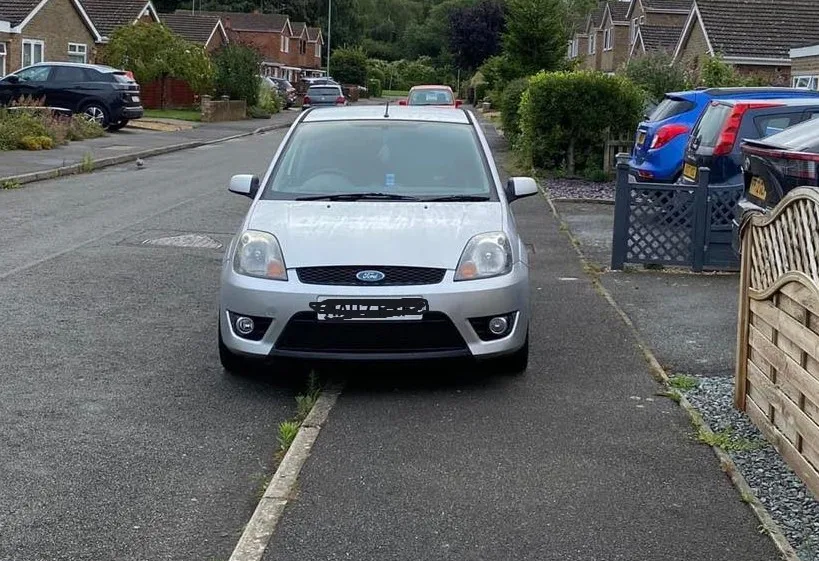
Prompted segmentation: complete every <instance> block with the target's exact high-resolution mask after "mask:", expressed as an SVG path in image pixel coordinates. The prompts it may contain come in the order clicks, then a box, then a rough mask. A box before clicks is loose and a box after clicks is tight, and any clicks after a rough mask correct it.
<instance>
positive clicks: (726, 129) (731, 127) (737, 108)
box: [714, 103, 783, 156]
mask: <svg viewBox="0 0 819 561" xmlns="http://www.w3.org/2000/svg"><path fill="white" fill-rule="evenodd" d="M782 105H783V104H781V103H737V104H736V105H734V108H733V110H732V111H731V114H730V115H728V118H727V119H726V120H725V124H724V125H723V126H722V131H721V132H720V135H719V139H718V140H717V145H716V146H715V147H714V156H725V155H726V154H730V153H731V151H732V150H733V149H734V145H735V144H736V142H737V134H738V133H739V127H740V125H741V124H742V116H743V115H744V114H745V113H746V112H747V111H748V110H749V109H762V108H765V107H781V106H782Z"/></svg>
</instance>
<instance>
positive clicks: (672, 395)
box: [657, 390, 682, 403]
mask: <svg viewBox="0 0 819 561" xmlns="http://www.w3.org/2000/svg"><path fill="white" fill-rule="evenodd" d="M657 395H658V396H660V397H667V398H668V399H670V400H671V401H673V402H674V403H679V402H680V400H681V399H682V395H680V392H678V391H677V390H668V391H664V392H658V393H657Z"/></svg>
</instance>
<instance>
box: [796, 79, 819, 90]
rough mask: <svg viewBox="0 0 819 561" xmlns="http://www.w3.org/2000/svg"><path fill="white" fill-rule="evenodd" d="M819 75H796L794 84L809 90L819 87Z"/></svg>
mask: <svg viewBox="0 0 819 561" xmlns="http://www.w3.org/2000/svg"><path fill="white" fill-rule="evenodd" d="M818 81H819V76H794V77H793V78H792V82H791V83H792V85H793V87H794V88H805V89H809V90H816V89H819V83H817V82H818Z"/></svg>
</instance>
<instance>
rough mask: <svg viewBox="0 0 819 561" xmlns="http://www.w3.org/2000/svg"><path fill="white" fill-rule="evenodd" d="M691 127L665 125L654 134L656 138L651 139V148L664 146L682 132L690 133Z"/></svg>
mask: <svg viewBox="0 0 819 561" xmlns="http://www.w3.org/2000/svg"><path fill="white" fill-rule="evenodd" d="M690 130H691V129H689V128H688V126H687V125H680V124H674V125H663V126H662V127H660V128H659V129H657V132H656V133H655V134H654V139H653V140H652V141H651V147H650V148H651V149H652V150H654V149H655V148H662V147H663V146H665V145H666V144H668V143H669V142H671V141H672V140H674V139H675V138H677V137H678V136H680V135H681V134H688V132H689V131H690Z"/></svg>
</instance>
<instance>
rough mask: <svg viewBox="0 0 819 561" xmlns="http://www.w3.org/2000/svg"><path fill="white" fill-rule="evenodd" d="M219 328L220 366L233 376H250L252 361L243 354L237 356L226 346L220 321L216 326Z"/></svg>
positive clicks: (252, 370) (252, 369)
mask: <svg viewBox="0 0 819 561" xmlns="http://www.w3.org/2000/svg"><path fill="white" fill-rule="evenodd" d="M218 328H219V362H221V363H222V368H224V369H225V372H228V373H229V374H233V375H234V376H250V375H252V374H253V372H254V368H253V366H254V365H253V363H252V362H251V361H250V360H248V359H246V358H244V357H243V356H239V355H237V354H236V353H234V352H233V351H231V350H230V349H228V348H227V345H225V342H224V341H223V340H222V325H221V322H220V324H219V326H218Z"/></svg>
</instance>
